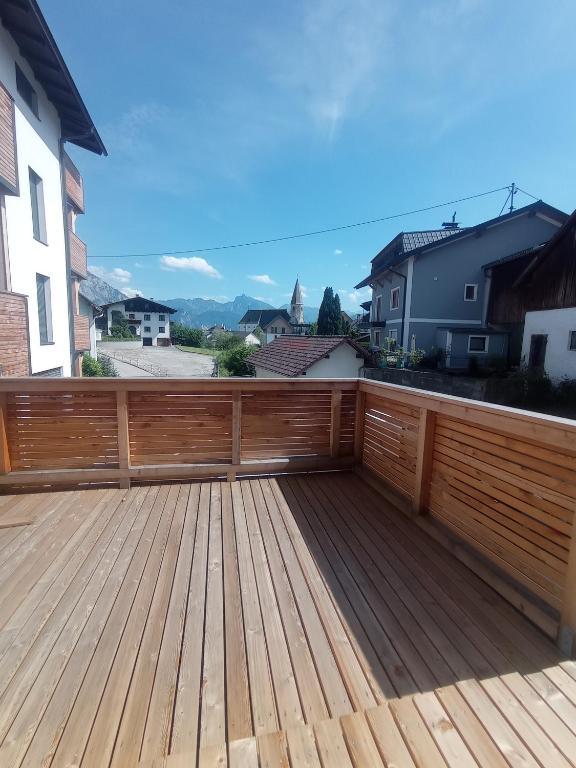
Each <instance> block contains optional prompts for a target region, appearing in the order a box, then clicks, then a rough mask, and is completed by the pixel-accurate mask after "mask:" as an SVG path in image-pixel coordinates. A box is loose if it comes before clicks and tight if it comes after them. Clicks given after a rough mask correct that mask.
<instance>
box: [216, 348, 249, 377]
mask: <svg viewBox="0 0 576 768" xmlns="http://www.w3.org/2000/svg"><path fill="white" fill-rule="evenodd" d="M253 351H254V350H253V348H252V347H249V346H248V344H245V343H244V342H243V341H240V343H239V344H236V345H235V346H233V347H232V348H231V349H227V350H225V351H224V352H222V354H221V355H220V358H219V363H220V365H222V366H223V367H224V368H226V370H227V371H228V372H229V374H230V376H252V374H253V368H252V365H251V364H250V363H248V362H247V358H248V356H249V355H250V354H251V353H252V352H253Z"/></svg>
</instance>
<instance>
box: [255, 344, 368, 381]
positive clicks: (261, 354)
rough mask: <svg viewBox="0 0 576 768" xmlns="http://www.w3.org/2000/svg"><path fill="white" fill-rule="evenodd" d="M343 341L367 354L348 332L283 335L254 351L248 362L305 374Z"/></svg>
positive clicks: (281, 371) (282, 372)
mask: <svg viewBox="0 0 576 768" xmlns="http://www.w3.org/2000/svg"><path fill="white" fill-rule="evenodd" d="M340 344H350V346H351V347H353V348H354V349H355V350H356V351H357V352H361V353H362V354H363V355H365V354H366V352H365V350H363V349H362V347H359V346H358V345H357V344H355V343H354V342H353V341H352V340H351V339H349V338H348V337H347V336H289V335H286V336H279V337H278V338H276V339H274V341H271V342H270V344H266V346H264V347H262V348H261V349H259V350H257V351H256V352H253V353H252V354H251V355H250V357H249V358H248V362H249V363H252V365H256V366H258V368H264V369H266V370H267V371H272V373H277V374H278V375H279V376H301V375H302V374H303V373H304V372H305V371H307V370H308V368H310V367H311V366H312V365H314V363H316V362H318V360H321V359H322V358H323V357H326V355H328V354H330V352H332V351H333V350H334V349H336V347H339V346H340Z"/></svg>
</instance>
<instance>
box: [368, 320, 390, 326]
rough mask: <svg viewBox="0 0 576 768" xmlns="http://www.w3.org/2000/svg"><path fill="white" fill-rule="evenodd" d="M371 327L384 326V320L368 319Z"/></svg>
mask: <svg viewBox="0 0 576 768" xmlns="http://www.w3.org/2000/svg"><path fill="white" fill-rule="evenodd" d="M370 326H371V327H372V328H386V320H370Z"/></svg>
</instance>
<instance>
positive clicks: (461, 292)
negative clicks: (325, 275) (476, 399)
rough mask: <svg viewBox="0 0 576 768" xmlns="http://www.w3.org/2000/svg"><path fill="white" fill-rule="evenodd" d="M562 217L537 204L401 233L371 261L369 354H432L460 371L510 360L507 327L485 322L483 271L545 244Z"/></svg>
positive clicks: (487, 286)
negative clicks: (472, 221)
mask: <svg viewBox="0 0 576 768" xmlns="http://www.w3.org/2000/svg"><path fill="white" fill-rule="evenodd" d="M566 218H567V216H566V214H565V213H563V212H562V211H559V210H558V209H556V208H553V207H552V206H550V205H547V204H546V203H543V202H541V201H539V202H536V203H533V204H532V205H528V206H526V207H524V208H519V209H518V210H515V211H512V212H511V213H507V214H505V215H503V216H498V217H497V218H495V219H491V220H490V221H485V222H482V223H481V224H479V225H477V226H474V227H469V228H466V229H460V228H457V229H454V228H452V226H451V227H450V228H448V229H439V230H426V231H420V232H408V233H400V234H399V235H397V236H396V237H395V238H394V239H393V240H392V241H391V242H390V243H389V244H388V245H387V246H386V247H385V248H384V249H382V251H380V253H379V254H378V255H377V256H376V257H375V258H374V259H373V260H372V269H371V273H370V275H369V276H368V277H367V278H365V279H364V280H363V281H362V282H361V283H359V284H358V285H357V286H356V288H362V287H364V286H367V285H370V286H371V287H372V302H371V312H370V317H371V320H370V324H371V339H370V342H371V348H372V349H374V350H378V349H384V348H387V345H389V344H391V345H392V346H394V345H398V346H402V347H403V348H404V349H405V350H406V351H409V350H411V349H423V350H425V352H426V353H428V354H431V353H434V352H438V353H439V354H440V355H441V356H442V357H443V359H444V360H445V363H446V365H447V366H448V367H451V368H464V367H467V366H468V365H469V361H470V360H471V359H475V360H476V361H478V363H479V364H483V363H485V362H487V361H488V360H489V359H491V358H496V357H497V358H502V357H504V358H506V356H507V355H508V334H507V329H506V328H503V327H500V326H496V327H493V326H492V325H491V324H490V323H489V321H488V306H489V299H490V276H489V275H488V274H486V272H485V269H484V267H485V265H486V264H487V262H490V261H491V260H494V259H501V258H504V257H506V256H508V255H509V254H511V253H515V252H518V251H520V250H522V249H526V248H532V247H534V246H537V245H539V244H540V243H542V242H544V241H547V240H549V239H550V238H551V237H552V236H553V235H554V234H555V233H556V232H558V230H559V229H560V227H561V226H562V225H563V223H564V222H565V221H566Z"/></svg>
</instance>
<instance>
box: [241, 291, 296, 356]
mask: <svg viewBox="0 0 576 768" xmlns="http://www.w3.org/2000/svg"><path fill="white" fill-rule="evenodd" d="M238 325H239V327H240V330H241V331H243V332H244V333H251V332H253V331H255V330H256V328H260V330H261V331H262V332H263V334H264V341H265V343H266V344H268V343H269V342H271V341H274V339H276V338H278V337H279V336H283V335H285V334H292V335H298V336H302V335H305V334H306V333H308V331H309V330H310V324H309V323H305V322H304V303H303V301H302V292H301V290H300V281H299V280H298V279H296V284H295V286H294V291H293V292H292V300H291V302H290V312H288V310H286V309H249V310H247V312H245V314H244V315H243V317H242V318H241V319H240V321H239V322H238Z"/></svg>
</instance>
